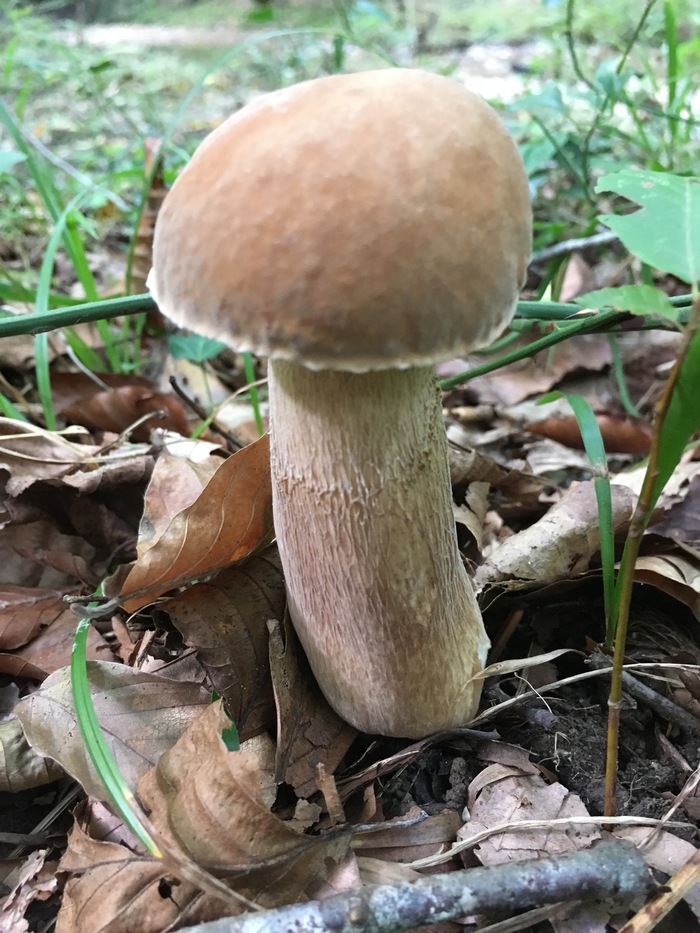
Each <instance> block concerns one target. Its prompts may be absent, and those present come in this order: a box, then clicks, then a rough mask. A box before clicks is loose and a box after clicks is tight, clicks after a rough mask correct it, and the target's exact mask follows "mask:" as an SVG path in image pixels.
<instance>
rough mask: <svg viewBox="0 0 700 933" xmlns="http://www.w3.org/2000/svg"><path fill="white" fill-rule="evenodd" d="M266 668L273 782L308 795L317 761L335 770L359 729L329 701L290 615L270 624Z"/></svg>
mask: <svg viewBox="0 0 700 933" xmlns="http://www.w3.org/2000/svg"><path fill="white" fill-rule="evenodd" d="M270 667H271V669H272V684H273V688H274V691H275V703H276V704H277V780H278V781H280V782H281V781H285V782H286V783H287V784H291V786H292V787H293V788H294V790H295V791H296V793H297V794H298V795H299V796H300V797H309V796H311V794H313V793H314V791H316V790H317V789H318V787H319V771H318V768H319V765H323V767H324V768H325V770H326V773H327V774H333V773H334V772H335V769H336V767H337V765H338V764H339V763H340V761H341V759H342V758H343V756H344V755H345V753H346V752H347V750H348V749H349V748H350V746H351V744H352V742H353V740H354V739H355V736H356V735H357V731H356V730H355V729H354V728H353V727H352V726H351V725H349V724H348V723H346V722H345V721H344V720H342V719H341V718H340V716H338V714H337V713H336V712H334V711H333V710H332V709H331V708H330V706H329V705H328V701H327V700H326V698H325V697H324V696H323V694H322V693H321V690H320V688H319V686H318V684H317V683H316V680H315V678H314V675H313V674H312V673H311V668H310V667H309V662H308V661H307V660H306V656H305V655H304V653H303V651H302V650H301V647H300V646H299V642H298V640H297V637H296V634H295V632H294V629H293V628H292V626H291V624H290V623H289V620H288V619H287V620H285V625H284V628H283V627H282V626H281V625H280V624H279V623H273V624H271V625H270ZM367 686H368V689H372V687H371V684H368V685H367Z"/></svg>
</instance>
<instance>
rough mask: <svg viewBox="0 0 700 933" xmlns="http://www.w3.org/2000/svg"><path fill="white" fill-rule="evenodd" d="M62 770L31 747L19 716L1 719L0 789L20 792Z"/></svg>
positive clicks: (59, 775)
mask: <svg viewBox="0 0 700 933" xmlns="http://www.w3.org/2000/svg"><path fill="white" fill-rule="evenodd" d="M63 773H64V772H63V769H62V768H61V767H60V765H58V764H56V762H55V761H52V760H51V759H50V758H44V757H43V756H42V755H40V754H39V753H38V752H36V751H35V750H34V749H33V748H32V747H31V745H30V744H29V742H27V738H26V736H25V734H24V730H23V729H22V726H21V724H20V721H19V719H17V718H16V717H14V716H13V717H12V718H11V719H6V720H4V721H3V722H0V792H2V793H10V794H18V793H19V792H20V791H22V790H27V789H28V788H30V787H41V786H42V785H43V784H50V783H51V781H55V780H56V779H57V778H59V777H62V776H63Z"/></svg>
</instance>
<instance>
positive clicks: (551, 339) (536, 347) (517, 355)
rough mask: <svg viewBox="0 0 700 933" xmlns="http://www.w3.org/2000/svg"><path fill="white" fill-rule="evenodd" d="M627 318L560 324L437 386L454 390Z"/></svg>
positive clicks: (609, 314)
mask: <svg viewBox="0 0 700 933" xmlns="http://www.w3.org/2000/svg"><path fill="white" fill-rule="evenodd" d="M626 318H627V312H626V311H599V312H598V313H596V314H592V315H590V316H589V317H584V318H583V319H582V320H580V321H576V322H575V323H573V322H572V323H569V322H567V323H565V324H560V326H559V327H558V328H557V329H556V330H554V331H552V333H550V334H546V335H545V336H544V337H540V339H539V340H533V341H532V343H529V344H527V346H525V347H520V348H519V349H518V350H513V352H512V353H507V354H505V355H504V356H499V357H498V358H497V359H495V360H491V362H489V363H482V364H481V366H475V367H474V368H473V369H470V370H468V371H467V372H463V373H459V374H458V375H456V376H451V377H450V378H449V379H441V380H440V381H439V382H438V385H439V386H440V388H441V389H443V390H444V389H453V388H454V387H455V386H458V385H461V384H462V383H463V382H467V381H468V380H470V379H474V378H476V376H485V375H486V374H487V373H491V372H493V371H494V370H496V369H500V368H501V367H502V366H507V365H508V364H509V363H517V362H518V361H519V360H524V359H526V358H527V357H528V356H533V355H534V354H535V353H539V352H540V351H541V350H546V349H548V348H549V347H553V346H556V344H558V343H561V342H562V341H563V340H568V339H569V338H570V337H580V336H581V335H582V334H591V333H595V332H596V331H599V330H602V331H604V332H607V331H608V330H609V329H610V328H611V327H614V326H615V325H616V324H620V323H621V322H622V321H624V320H625V319H626Z"/></svg>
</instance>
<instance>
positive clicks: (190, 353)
mask: <svg viewBox="0 0 700 933" xmlns="http://www.w3.org/2000/svg"><path fill="white" fill-rule="evenodd" d="M168 348H169V350H170V353H171V354H172V356H174V357H175V358H176V359H178V360H189V361H190V362H191V363H203V362H204V360H210V359H212V358H213V357H215V356H217V355H218V354H219V353H221V351H222V350H225V349H226V344H225V343H221V342H220V341H218V340H212V339H211V338H210V337H201V336H200V335H199V334H171V336H170V337H168Z"/></svg>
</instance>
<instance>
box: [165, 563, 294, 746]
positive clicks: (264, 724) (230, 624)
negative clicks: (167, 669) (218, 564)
mask: <svg viewBox="0 0 700 933" xmlns="http://www.w3.org/2000/svg"><path fill="white" fill-rule="evenodd" d="M284 607H285V592H284V578H283V576H282V568H281V566H280V562H279V556H278V554H277V551H276V549H273V548H268V550H267V551H265V552H264V553H263V554H261V555H259V556H257V557H252V558H250V559H249V560H247V561H245V563H243V564H242V565H240V566H237V567H231V568H229V569H228V570H222V571H221V572H220V573H218V574H217V575H216V576H215V577H214V578H213V579H211V580H209V581H208V582H206V583H198V584H196V585H195V586H192V587H190V588H189V589H187V590H185V591H184V592H183V593H180V594H179V595H178V596H174V597H173V598H172V599H170V600H168V602H167V603H166V604H165V605H164V606H163V608H164V609H165V611H166V612H167V613H168V614H169V615H170V618H171V619H172V621H173V623H174V625H175V626H176V628H177V629H178V630H179V631H180V632H181V634H182V636H183V638H184V639H185V642H186V644H187V645H188V646H189V647H190V648H195V649H196V651H197V655H198V657H199V660H200V661H201V662H202V663H203V664H204V667H205V668H206V670H207V673H208V674H209V678H210V680H211V682H212V685H213V687H214V689H215V690H216V692H217V693H218V694H219V696H221V697H223V699H224V703H225V705H226V710H227V712H228V713H229V715H230V716H231V718H232V719H233V721H234V722H235V723H236V726H237V727H238V732H239V735H240V737H241V740H242V741H244V740H245V739H247V738H250V737H251V736H253V735H257V733H259V732H261V731H262V730H263V729H270V728H272V727H273V726H274V722H275V707H274V697H273V694H272V680H271V678H270V659H269V651H268V631H267V623H268V622H269V621H270V619H282V617H283V615H284Z"/></svg>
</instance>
